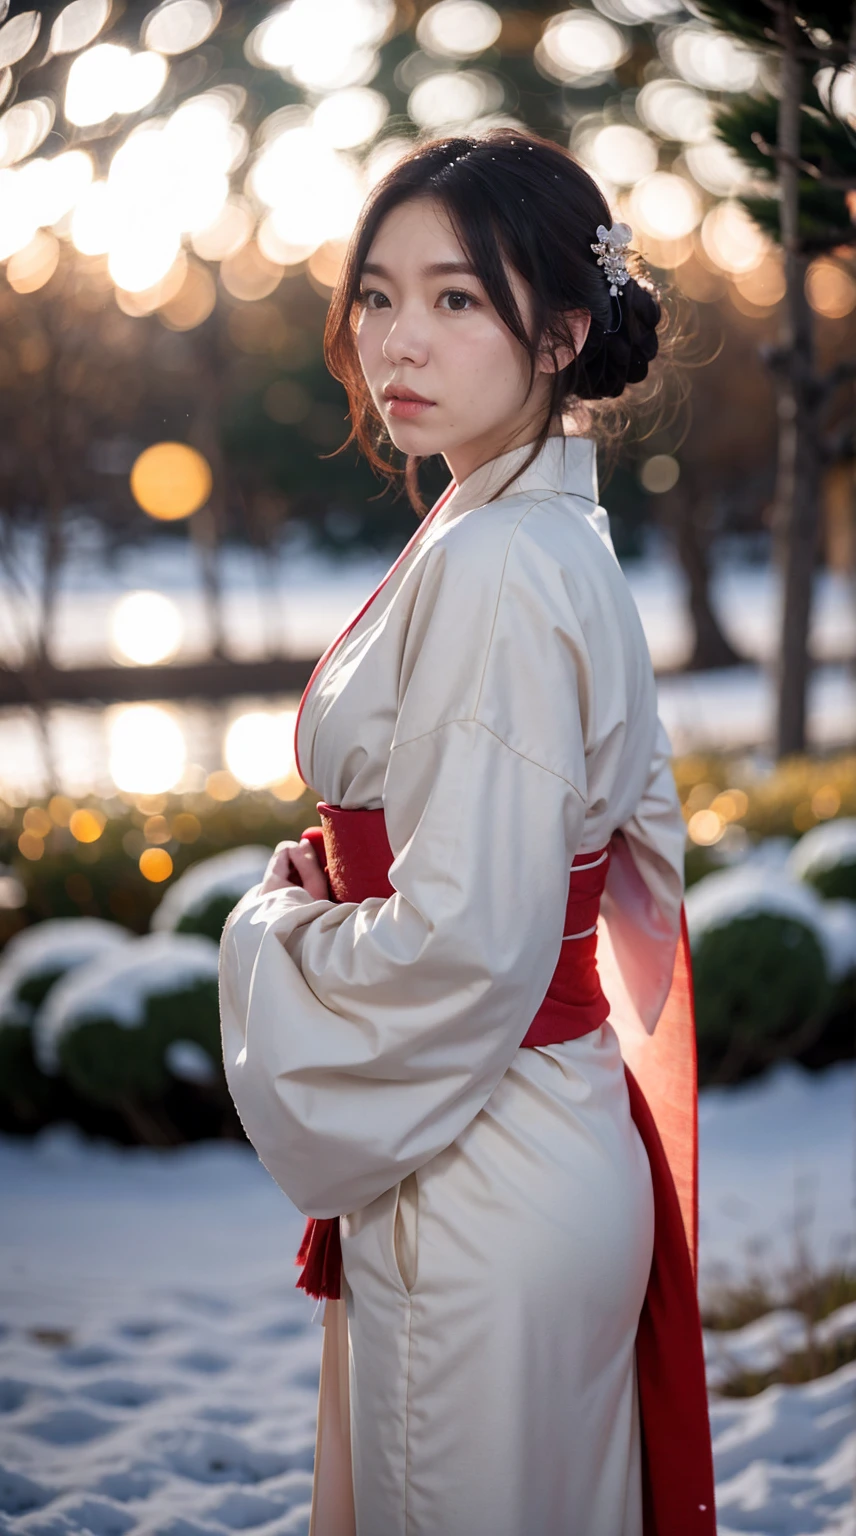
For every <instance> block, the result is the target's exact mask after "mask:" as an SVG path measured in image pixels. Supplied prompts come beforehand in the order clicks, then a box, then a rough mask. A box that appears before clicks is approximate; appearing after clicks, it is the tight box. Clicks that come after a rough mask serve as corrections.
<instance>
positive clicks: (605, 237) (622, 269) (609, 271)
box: [592, 224, 633, 297]
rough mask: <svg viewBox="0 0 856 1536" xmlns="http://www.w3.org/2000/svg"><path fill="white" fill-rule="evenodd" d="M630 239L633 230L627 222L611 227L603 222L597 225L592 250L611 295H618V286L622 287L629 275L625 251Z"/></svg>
mask: <svg viewBox="0 0 856 1536" xmlns="http://www.w3.org/2000/svg"><path fill="white" fill-rule="evenodd" d="M632 239H633V230H632V229H631V228H630V225H629V224H613V226H612V228H611V229H607V227H606V225H605V224H598V226H597V240H596V241H595V242H594V243H593V245H592V250H593V251H594V252H595V254H596V255H597V264H598V266H599V267H603V275H604V277H605V278H606V279H607V281H608V283H609V292H610V295H611V296H612V297H617V296H618V290H619V288H623V287H624V284H625V283H626V282H627V281H628V279H629V277H630V273H629V272H628V270H627V260H626V257H625V252H626V250H627V247H628V245H629V244H630V242H631V240H632Z"/></svg>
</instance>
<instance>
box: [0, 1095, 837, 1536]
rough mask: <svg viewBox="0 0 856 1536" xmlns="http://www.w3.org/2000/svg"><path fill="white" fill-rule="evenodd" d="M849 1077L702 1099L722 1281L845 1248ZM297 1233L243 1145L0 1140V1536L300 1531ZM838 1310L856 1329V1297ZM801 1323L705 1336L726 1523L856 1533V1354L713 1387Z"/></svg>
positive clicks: (761, 1534)
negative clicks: (798, 1249)
mask: <svg viewBox="0 0 856 1536" xmlns="http://www.w3.org/2000/svg"><path fill="white" fill-rule="evenodd" d="M854 1093H856V1070H854V1068H853V1067H852V1066H851V1065H845V1066H838V1067H833V1068H831V1069H829V1070H828V1071H826V1072H824V1073H821V1074H818V1075H814V1076H810V1075H809V1074H807V1073H804V1072H803V1071H802V1070H801V1069H799V1068H794V1067H782V1068H779V1069H777V1070H776V1071H774V1072H773V1073H771V1074H769V1075H768V1076H767V1077H766V1078H764V1079H758V1080H757V1081H756V1082H754V1083H750V1084H747V1085H744V1086H743V1087H741V1088H738V1089H730V1090H724V1089H720V1090H714V1091H708V1092H706V1093H704V1094H703V1095H702V1100H701V1117H700V1119H701V1178H702V1189H701V1196H702V1217H703V1220H702V1266H703V1277H704V1278H703V1284H704V1285H705V1286H708V1285H710V1284H712V1283H714V1282H715V1281H716V1279H717V1277H719V1276H721V1274H722V1273H723V1272H724V1271H725V1270H727V1271H728V1272H730V1273H731V1274H732V1275H739V1274H745V1273H746V1271H747V1269H750V1270H751V1269H752V1268H753V1267H754V1268H755V1269H756V1270H761V1271H762V1272H763V1273H766V1274H774V1273H776V1272H777V1270H778V1268H779V1267H780V1266H781V1265H782V1264H784V1263H786V1262H787V1261H788V1259H789V1258H790V1257H791V1256H792V1244H793V1241H794V1234H795V1231H797V1230H798V1231H799V1232H801V1233H802V1235H803V1236H804V1237H806V1238H807V1239H808V1240H809V1241H810V1244H811V1248H812V1252H813V1254H814V1256H815V1259H816V1262H818V1263H822V1262H825V1261H827V1260H828V1259H830V1258H834V1257H835V1256H840V1255H841V1254H843V1253H844V1252H845V1251H850V1244H851V1242H852V1226H853V1223H852V1213H853V1106H854ZM302 1227H303V1219H302V1217H300V1216H299V1215H298V1214H297V1212H295V1211H294V1210H293V1208H291V1207H290V1205H289V1203H288V1202H287V1200H286V1199H285V1197H284V1196H283V1195H281V1194H280V1192H279V1190H278V1189H277V1188H276V1186H275V1185H274V1184H273V1182H272V1181H271V1180H270V1178H269V1177H268V1175H267V1174H266V1173H265V1171H264V1169H263V1168H262V1167H261V1166H260V1164H259V1163H258V1161H257V1160H256V1158H255V1156H254V1154H253V1153H252V1152H251V1151H250V1150H249V1149H248V1148H246V1147H243V1146H238V1145H227V1144H222V1143H216V1144H215V1143H212V1144H203V1145H197V1146H193V1147H185V1148H182V1149H179V1150H177V1151H170V1152H159V1151H157V1152H156V1151H151V1150H148V1149H140V1148H134V1149H129V1150H118V1149H116V1148H112V1147H108V1146H106V1145H104V1144H87V1143H86V1142H84V1141H83V1140H82V1139H81V1138H80V1137H79V1136H78V1135H76V1134H75V1133H72V1132H71V1131H69V1130H66V1129H64V1128H56V1129H54V1130H52V1131H49V1132H46V1133H43V1134H42V1136H41V1137H39V1138H38V1139H37V1140H36V1141H35V1142H34V1143H25V1142H14V1141H12V1140H11V1139H6V1140H0V1232H2V1256H0V1355H2V1360H0V1531H2V1532H15V1533H22V1536H23V1533H27V1536H71V1533H77V1532H90V1533H93V1536H227V1533H229V1532H235V1531H251V1532H253V1533H254V1536H286V1533H301V1536H305V1533H306V1531H307V1529H308V1518H309V1500H310V1493H311V1474H312V1458H313V1449H314V1435H315V1407H316V1400H317V1379H318V1361H319V1357H320V1346H321V1337H322V1335H321V1330H320V1328H319V1327H318V1326H316V1325H314V1324H313V1314H314V1312H315V1307H314V1304H313V1303H312V1302H311V1301H309V1300H308V1298H306V1297H305V1296H304V1295H303V1293H302V1292H299V1291H296V1290H295V1289H294V1283H293V1282H294V1278H295V1276H296V1270H295V1269H294V1267H293V1255H294V1252H295V1250H296V1248H297V1244H298V1241H299V1237H300V1234H301V1231H302ZM825 1327H826V1330H827V1332H828V1333H829V1334H830V1336H833V1335H836V1334H837V1335H844V1334H847V1333H852V1332H854V1331H856V1307H852V1306H851V1307H845V1308H842V1309H841V1311H840V1312H839V1313H837V1314H834V1315H833V1317H832V1318H831V1319H830V1320H829V1321H828V1322H827V1324H826V1325H825ZM801 1328H802V1325H801V1322H800V1319H799V1318H798V1317H797V1316H796V1314H794V1313H789V1312H787V1311H785V1310H784V1309H782V1310H780V1311H777V1312H774V1313H772V1314H770V1316H769V1317H767V1318H765V1319H762V1320H761V1321H760V1322H758V1323H754V1324H751V1325H750V1326H749V1327H748V1328H745V1329H742V1330H740V1331H739V1332H736V1333H733V1334H728V1335H723V1334H716V1335H710V1336H709V1338H708V1340H707V1347H708V1359H709V1373H710V1381H711V1386H712V1388H713V1389H714V1390H713V1393H712V1400H711V1401H712V1420H713V1433H714V1443H715V1453H716V1463H717V1477H718V1499H719V1516H720V1525H719V1531H720V1536H727V1533H737V1532H740V1533H752V1536H815V1533H826V1536H854V1533H856V1519H854V1514H853V1508H852V1491H853V1474H854V1465H856V1366H847V1367H844V1368H843V1369H842V1370H840V1371H838V1372H836V1373H835V1374H834V1375H831V1376H827V1377H825V1378H822V1379H820V1380H818V1381H815V1382H812V1383H810V1384H809V1385H808V1386H805V1387H796V1388H786V1387H773V1388H771V1389H768V1390H767V1391H766V1392H764V1393H762V1394H761V1395H760V1396H758V1397H755V1398H750V1399H746V1400H736V1399H726V1398H717V1396H716V1392H715V1388H716V1385H717V1383H721V1381H722V1380H723V1378H724V1377H725V1376H727V1375H728V1373H729V1371H730V1370H732V1369H733V1368H734V1367H735V1366H739V1365H740V1364H744V1365H747V1366H751V1367H754V1368H758V1369H763V1368H765V1367H766V1366H773V1365H775V1364H776V1362H777V1360H778V1359H779V1358H780V1355H781V1353H782V1351H789V1350H794V1349H798V1348H800V1347H801V1346H802V1344H803V1343H804V1339H803V1336H802V1332H801ZM450 1536H452V1533H450ZM455 1536H458V1533H455ZM521 1536H541V1533H527V1532H521Z"/></svg>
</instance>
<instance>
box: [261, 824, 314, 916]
mask: <svg viewBox="0 0 856 1536" xmlns="http://www.w3.org/2000/svg"><path fill="white" fill-rule="evenodd" d="M289 885H296V886H302V888H303V890H304V891H308V892H309V895H310V896H312V897H313V898H314V899H315V900H320V901H326V900H327V898H328V897H329V894H330V893H329V891H328V889H327V876H326V875H325V873H324V871H323V869H322V868H321V865H320V864H319V862H318V858H317V855H316V853H315V849H314V848H313V846H312V844H311V843H310V842H309V840H308V838H303V839H301V841H300V842H299V843H295V842H290V841H288V840H287V839H286V841H284V842H282V843H277V845H276V847H275V849H274V851H273V856H272V858H271V860H270V863H269V864H268V867H267V869H266V870H265V873H264V878H263V880H262V882H261V885H260V886H259V894H260V895H261V896H264V895H265V894H266V893H267V892H268V891H278V890H282V889H283V887H285V886H289Z"/></svg>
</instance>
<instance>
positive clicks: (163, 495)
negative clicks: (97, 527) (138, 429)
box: [131, 443, 213, 522]
mask: <svg viewBox="0 0 856 1536" xmlns="http://www.w3.org/2000/svg"><path fill="white" fill-rule="evenodd" d="M212 483H213V482H212V476H211V469H210V467H209V464H208V461H207V459H205V458H204V457H203V455H202V454H201V453H199V452H198V451H197V450H196V449H195V448H191V447H190V446H189V445H188V444H187V443H153V444H152V446H151V448H146V449H144V451H143V452H142V453H141V454H140V456H139V458H138V459H137V460H136V461H135V463H134V466H133V469H132V470H131V493H132V495H133V497H134V500H135V501H136V502H137V504H138V505H139V506H140V507H142V509H143V511H144V512H148V514H149V516H150V517H156V518H158V519H159V520H160V521H162V522H173V521H175V520H176V519H177V518H181V517H189V516H190V515H191V513H192V512H197V511H198V510H199V508H200V507H202V506H204V505H205V503H206V501H207V500H208V497H209V496H210V495H211V486H212Z"/></svg>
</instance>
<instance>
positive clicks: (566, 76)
mask: <svg viewBox="0 0 856 1536" xmlns="http://www.w3.org/2000/svg"><path fill="white" fill-rule="evenodd" d="M628 51H629V50H628V47H627V43H626V42H625V40H624V37H623V36H622V34H621V32H619V30H618V28H617V27H614V26H613V25H612V23H611V22H610V21H607V20H606V18H605V17H603V16H596V15H594V14H593V12H591V11H584V10H568V11H562V12H561V13H560V14H559V15H558V16H551V17H550V19H549V20H548V22H547V23H546V26H545V28H544V32H543V35H542V37H541V39H540V41H539V42H538V44H537V46H536V48H535V55H534V58H535V63H536V65H537V67H538V68H539V69H540V70H541V71H542V72H543V74H545V75H547V76H548V77H549V78H550V79H551V80H559V81H561V82H562V83H563V84H567V85H572V84H573V83H574V82H575V81H577V80H586V81H587V83H588V84H590V85H593V84H596V83H597V81H598V80H600V79H605V78H607V77H608V76H609V75H610V74H611V73H612V71H613V70H614V69H616V68H617V66H618V65H619V64H621V63H623V61H624V60H625V59H626V58H627V54H628Z"/></svg>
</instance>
